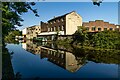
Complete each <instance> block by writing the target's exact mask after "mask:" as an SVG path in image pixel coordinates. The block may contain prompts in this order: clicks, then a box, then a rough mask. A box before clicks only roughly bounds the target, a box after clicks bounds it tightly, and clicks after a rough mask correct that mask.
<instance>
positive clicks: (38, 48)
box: [22, 41, 120, 72]
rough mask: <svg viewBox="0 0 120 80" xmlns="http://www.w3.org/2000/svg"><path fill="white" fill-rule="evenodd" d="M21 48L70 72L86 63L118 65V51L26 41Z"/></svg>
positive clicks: (119, 55) (119, 53)
mask: <svg viewBox="0 0 120 80" xmlns="http://www.w3.org/2000/svg"><path fill="white" fill-rule="evenodd" d="M22 48H24V49H25V50H26V51H28V52H30V53H32V54H34V55H35V54H40V58H41V59H44V58H47V60H48V61H49V62H52V63H53V64H56V65H58V66H60V67H62V68H64V69H66V70H68V71H70V72H76V71H77V70H79V69H80V68H81V67H82V66H83V65H85V64H86V63H87V61H93V62H96V63H107V64H120V61H119V57H120V51H116V50H111V51H106V50H92V49H90V50H89V49H84V48H76V47H73V46H69V48H68V47H65V46H61V45H56V44H51V43H40V42H39V43H37V42H35V43H33V42H32V41H26V42H25V43H22Z"/></svg>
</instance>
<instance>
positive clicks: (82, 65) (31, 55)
mask: <svg viewBox="0 0 120 80" xmlns="http://www.w3.org/2000/svg"><path fill="white" fill-rule="evenodd" d="M6 48H7V49H8V51H9V52H10V53H11V52H12V53H13V54H12V55H11V62H12V67H13V70H14V74H18V73H19V75H20V77H21V78H118V65H119V61H118V57H119V56H120V52H119V51H115V50H112V51H99V50H87V49H84V48H75V47H72V46H67V47H64V46H60V45H56V44H49V43H46V42H44V43H37V42H35V43H33V42H32V41H26V42H21V43H18V44H13V43H7V45H6Z"/></svg>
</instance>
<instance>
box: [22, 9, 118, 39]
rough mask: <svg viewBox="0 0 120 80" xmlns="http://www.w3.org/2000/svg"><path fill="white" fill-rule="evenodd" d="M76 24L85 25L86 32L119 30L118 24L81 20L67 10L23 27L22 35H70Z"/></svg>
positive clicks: (77, 15) (73, 31)
mask: <svg viewBox="0 0 120 80" xmlns="http://www.w3.org/2000/svg"><path fill="white" fill-rule="evenodd" d="M78 26H83V27H86V29H87V31H88V32H99V31H104V30H113V31H115V30H117V31H120V25H115V24H111V23H109V22H104V21H103V20H95V21H89V22H82V17H81V16H80V15H79V14H77V13H76V12H75V11H72V12H69V13H67V14H64V15H62V16H58V17H54V18H52V19H50V20H48V21H47V22H42V21H41V23H40V25H34V26H30V27H27V28H25V29H23V31H22V32H23V36H24V37H25V38H27V39H33V37H48V36H49V37H51V39H53V38H54V35H55V34H59V35H63V36H70V35H72V34H74V33H75V31H76V30H77V29H78Z"/></svg>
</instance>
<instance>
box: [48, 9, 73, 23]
mask: <svg viewBox="0 0 120 80" xmlns="http://www.w3.org/2000/svg"><path fill="white" fill-rule="evenodd" d="M72 12H75V11H71V12H69V13H66V14H64V15H62V16H58V17H55V18H53V19H50V20H48V22H50V21H53V20H55V19H58V18H62V17H65V16H66V15H68V14H70V13H72Z"/></svg>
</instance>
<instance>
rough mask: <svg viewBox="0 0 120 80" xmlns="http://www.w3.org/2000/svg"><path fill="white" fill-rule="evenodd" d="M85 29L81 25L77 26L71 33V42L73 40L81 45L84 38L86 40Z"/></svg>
mask: <svg viewBox="0 0 120 80" xmlns="http://www.w3.org/2000/svg"><path fill="white" fill-rule="evenodd" d="M87 38H88V37H87V30H86V28H85V27H83V26H78V30H77V31H76V32H75V33H74V34H73V41H72V42H71V44H73V43H74V42H77V43H81V45H82V46H83V44H84V42H85V40H87Z"/></svg>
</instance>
